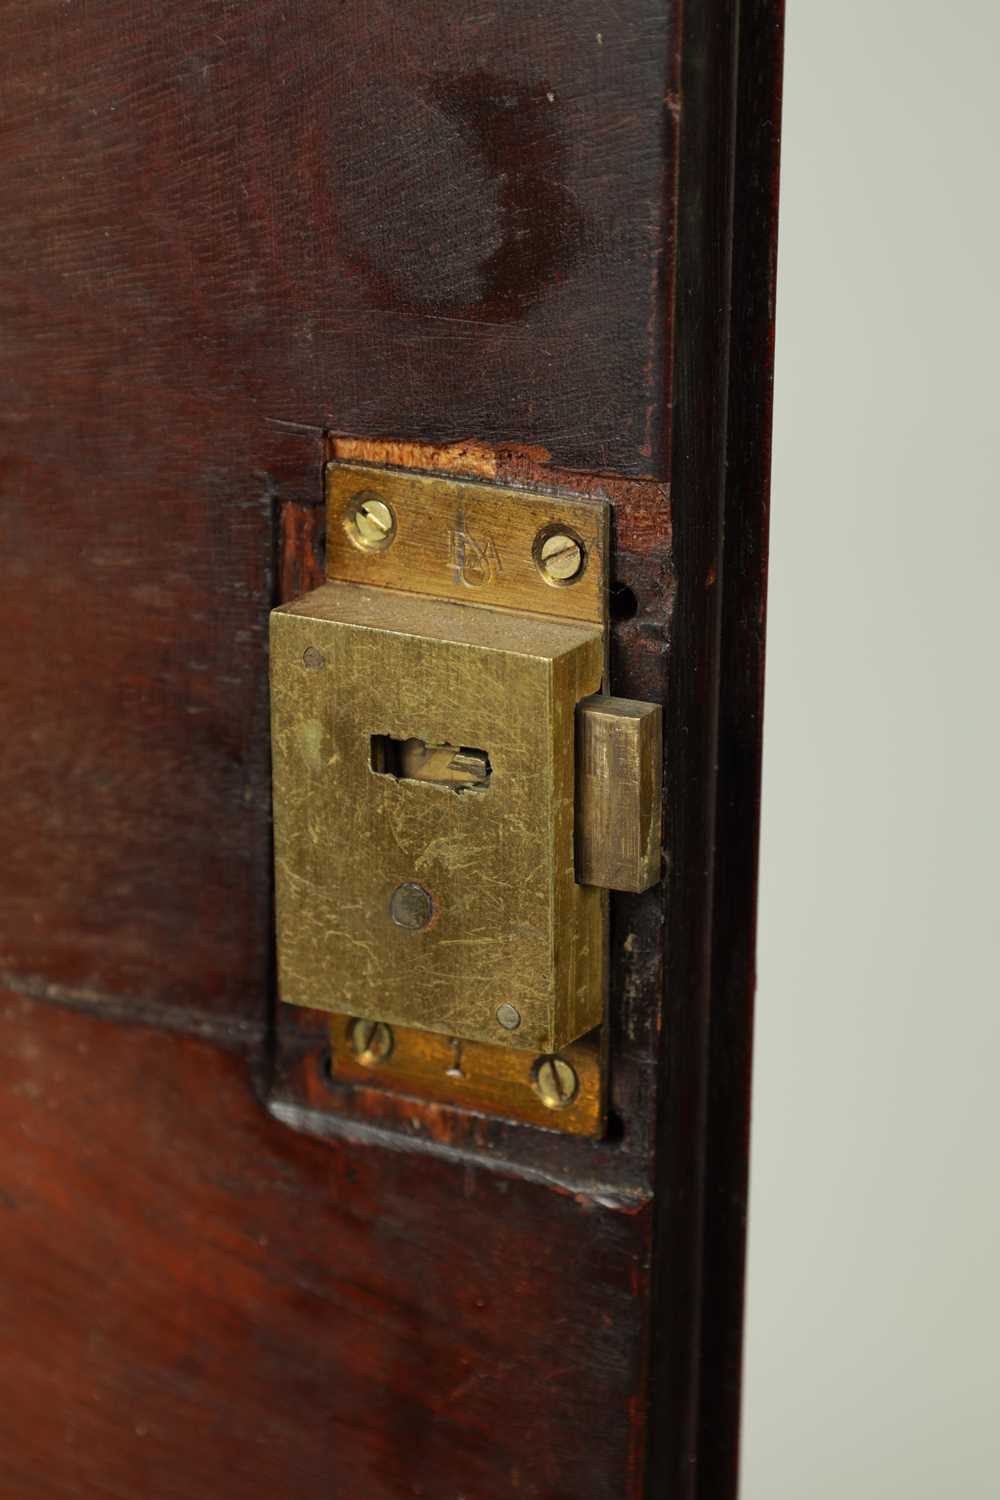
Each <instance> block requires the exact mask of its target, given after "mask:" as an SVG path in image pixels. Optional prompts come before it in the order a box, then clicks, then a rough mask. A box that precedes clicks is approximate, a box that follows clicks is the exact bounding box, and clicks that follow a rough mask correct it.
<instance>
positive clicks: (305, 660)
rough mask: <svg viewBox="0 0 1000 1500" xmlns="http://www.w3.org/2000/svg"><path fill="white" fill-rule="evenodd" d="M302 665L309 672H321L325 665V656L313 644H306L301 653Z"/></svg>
mask: <svg viewBox="0 0 1000 1500" xmlns="http://www.w3.org/2000/svg"><path fill="white" fill-rule="evenodd" d="M302 665H303V666H304V667H307V668H308V670H309V671H310V672H322V670H323V668H324V667H325V666H326V657H325V656H324V655H323V653H322V651H319V650H318V649H317V648H316V647H315V646H307V647H306V649H305V650H304V651H303V653H302Z"/></svg>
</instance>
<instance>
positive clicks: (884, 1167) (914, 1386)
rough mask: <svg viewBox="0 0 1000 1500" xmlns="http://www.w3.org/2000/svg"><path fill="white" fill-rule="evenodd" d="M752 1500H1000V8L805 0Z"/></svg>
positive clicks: (784, 251) (771, 821)
mask: <svg viewBox="0 0 1000 1500" xmlns="http://www.w3.org/2000/svg"><path fill="white" fill-rule="evenodd" d="M788 12H789V13H788V31H787V51H786V61H785V116H784V131H783V136H784V140H783V163H782V167H783V180H782V205H781V231H780V251H779V272H778V275H779V280H778V347H777V386H776V415H775V447H774V487H773V513H772V547H771V584H770V615H769V626H768V637H769V638H768V668H767V690H766V709H765V762H764V813H763V818H764V822H763V850H762V890H761V913H760V919H761V920H760V962H759V986H758V1009H757V1047H756V1074H755V1101H754V1129H753V1158H752V1191H751V1211H750V1264H749V1320H748V1348H747V1361H746V1403H745V1424H744V1444H743V1491H742V1493H743V1500H784V1497H789V1500H876V1497H878V1500H882V1497H899V1500H952V1497H954V1500H978V1497H984V1500H985V1497H991V1500H992V1497H996V1496H1000V1316H998V1309H1000V1292H998V1285H1000V910H998V908H1000V879H998V871H1000V818H998V811H997V809H998V799H1000V790H998V788H1000V710H998V684H1000V666H998V654H1000V631H998V625H997V616H998V610H1000V588H998V556H1000V484H998V471H1000V466H998V457H1000V415H998V398H1000V316H998V314H1000V302H998V290H997V288H998V283H1000V3H998V0H955V3H954V4H953V5H951V6H946V5H941V4H940V3H939V0H935V3H933V4H931V3H927V0H905V3H904V0H895V3H890V0H839V3H837V4H831V3H830V0H789V6H788Z"/></svg>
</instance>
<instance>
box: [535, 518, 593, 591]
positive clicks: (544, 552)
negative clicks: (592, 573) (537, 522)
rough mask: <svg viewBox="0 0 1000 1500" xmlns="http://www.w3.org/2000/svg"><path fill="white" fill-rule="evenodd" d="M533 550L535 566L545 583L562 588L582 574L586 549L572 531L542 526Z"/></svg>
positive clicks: (585, 560)
mask: <svg viewBox="0 0 1000 1500" xmlns="http://www.w3.org/2000/svg"><path fill="white" fill-rule="evenodd" d="M533 552H534V558H535V566H536V567H537V569H538V571H539V572H540V573H541V575H542V577H543V578H544V579H545V581H546V583H552V584H555V585H556V587H558V588H564V587H565V586H566V585H567V584H570V583H576V581H577V579H578V578H580V577H582V575H583V571H584V568H585V566H586V562H587V549H586V547H585V546H584V545H583V542H582V541H581V540H580V538H579V537H578V536H576V535H575V534H574V533H573V532H572V531H566V530H563V529H562V528H559V527H557V528H556V529H555V530H552V529H550V528H548V527H546V528H544V529H543V530H542V531H540V532H539V533H538V536H537V537H536V538H535V545H534V548H533Z"/></svg>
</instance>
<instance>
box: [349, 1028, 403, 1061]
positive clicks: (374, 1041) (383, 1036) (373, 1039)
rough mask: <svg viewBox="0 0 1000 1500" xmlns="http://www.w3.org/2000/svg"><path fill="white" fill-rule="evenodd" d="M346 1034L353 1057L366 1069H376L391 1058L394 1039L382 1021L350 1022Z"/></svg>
mask: <svg viewBox="0 0 1000 1500" xmlns="http://www.w3.org/2000/svg"><path fill="white" fill-rule="evenodd" d="M347 1034H348V1036H349V1038H350V1042H351V1050H352V1052H353V1053H354V1056H355V1057H356V1058H357V1060H358V1062H359V1063H361V1064H362V1065H363V1066H364V1067H366V1068H377V1067H378V1065H379V1063H384V1062H388V1060H389V1058H390V1057H391V1056H392V1049H393V1047H394V1046H395V1041H396V1039H395V1037H394V1036H393V1034H392V1027H391V1026H387V1025H386V1023H385V1022H384V1021H366V1020H357V1021H352V1022H351V1024H350V1026H349V1027H348V1033H347Z"/></svg>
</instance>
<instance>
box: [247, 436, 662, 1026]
mask: <svg viewBox="0 0 1000 1500" xmlns="http://www.w3.org/2000/svg"><path fill="white" fill-rule="evenodd" d="M327 519H328V531H327V537H328V539H327V574H328V582H327V583H325V584H324V585H323V586H322V587H321V588H319V589H316V590H314V591H313V592H312V593H310V594H308V595H306V596H305V597H304V598H302V599H299V600H297V601H296V602H294V603H293V604H289V605H286V606H283V607H282V608H281V609H278V610H276V611H275V612H274V613H273V615H272V620H271V693H272V753H273V785H274V818H275V861H276V900H277V923H278V972H279V990H280V995H281V998H282V999H283V1000H285V1001H289V1002H291V1003H293V1004H297V1005H304V1006H308V1007H311V1008H314V1009H317V1010H325V1011H330V1012H333V1013H335V1014H338V1015H341V1016H346V1017H371V1018H373V1019H377V1020H379V1021H381V1022H384V1023H390V1025H392V1026H400V1027H408V1028H419V1029H420V1030H421V1031H424V1032H432V1033H439V1034H441V1035H442V1036H443V1037H445V1038H449V1039H450V1038H456V1039H462V1040H465V1041H468V1042H471V1043H477V1044H478V1043H485V1044H489V1046H490V1047H502V1048H507V1049H516V1050H520V1051H525V1052H530V1053H532V1054H544V1055H553V1054H557V1053H559V1052H560V1051H561V1050H562V1049H564V1048H566V1047H567V1046H568V1045H569V1044H571V1043H573V1042H575V1041H576V1040H577V1038H579V1037H582V1036H583V1035H584V1034H585V1033H588V1032H591V1031H593V1030H594V1028H596V1027H598V1026H600V1024H601V1022H602V1020H603V1017H604V1010H605V1004H606V986H607V979H606V971H605V962H606V960H605V949H606V923H607V896H606V889H607V887H609V886H614V887H615V888H618V889H629V890H640V889H645V888H646V887H647V886H648V885H650V884H652V883H654V882H655V881H656V880H657V879H659V873H660V822H659V807H660V795H659V776H660V764H659V763H660V756H661V750H660V711H659V708H658V707H657V706H655V705H649V704H637V703H631V702H625V701H623V700H619V699H613V698H610V697H607V696H602V695H601V693H600V689H601V686H602V683H603V682H604V681H605V679H606V650H607V535H608V505H607V502H606V501H605V500H603V499H594V498H590V497H566V496H555V495H544V494H539V493H536V492H527V491H523V492H522V491H519V490H515V489H511V488H505V487H500V486H496V485H492V484H484V483H479V482H472V481H468V480H460V479H452V478H445V477H439V476H436V475H432V474H426V473H412V472H407V471H402V470H393V469H385V468H378V467H375V466H372V465H367V464H360V463H331V464H329V465H328V468H327Z"/></svg>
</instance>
